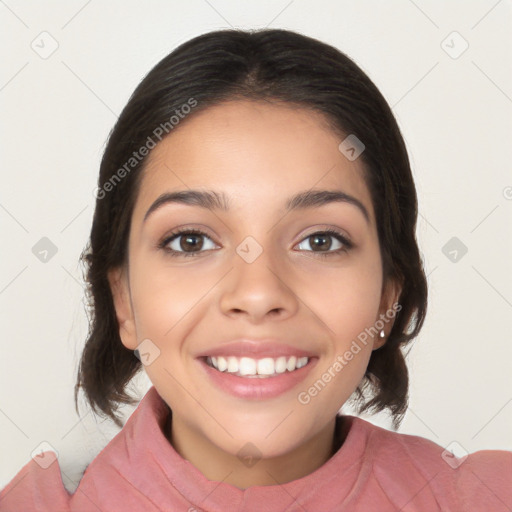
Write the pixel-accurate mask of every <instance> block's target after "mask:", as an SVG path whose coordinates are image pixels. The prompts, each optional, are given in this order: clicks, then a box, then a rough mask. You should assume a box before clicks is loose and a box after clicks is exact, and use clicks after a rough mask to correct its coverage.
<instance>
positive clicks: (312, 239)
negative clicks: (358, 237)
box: [299, 230, 353, 256]
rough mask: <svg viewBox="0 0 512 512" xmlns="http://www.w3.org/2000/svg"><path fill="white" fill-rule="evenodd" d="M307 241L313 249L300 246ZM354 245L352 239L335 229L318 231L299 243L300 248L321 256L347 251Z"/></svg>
mask: <svg viewBox="0 0 512 512" xmlns="http://www.w3.org/2000/svg"><path fill="white" fill-rule="evenodd" d="M306 242H307V245H309V247H310V249H311V250H308V249H307V248H306V247H300V246H301V245H303V244H305V243H306ZM352 247H353V244H352V242H350V240H348V239H347V238H346V237H345V236H343V235H342V234H341V233H338V232H337V231H334V230H326V231H318V232H317V233H313V234H311V235H309V236H307V237H306V238H304V240H303V241H302V242H300V244H299V249H301V250H305V251H307V252H314V253H316V254H318V255H320V256H331V255H334V254H339V253H340V252H347V251H348V250H349V249H351V248H352Z"/></svg>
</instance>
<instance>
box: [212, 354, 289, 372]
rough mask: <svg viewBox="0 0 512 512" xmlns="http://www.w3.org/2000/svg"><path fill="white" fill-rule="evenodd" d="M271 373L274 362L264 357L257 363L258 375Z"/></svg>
mask: <svg viewBox="0 0 512 512" xmlns="http://www.w3.org/2000/svg"><path fill="white" fill-rule="evenodd" d="M219 369H220V368H219ZM294 369H295V368H294ZM273 373H274V360H273V359H272V358H271V357H265V358H264V359H260V360H259V361H258V375H272V374H273Z"/></svg>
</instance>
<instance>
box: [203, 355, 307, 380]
mask: <svg viewBox="0 0 512 512" xmlns="http://www.w3.org/2000/svg"><path fill="white" fill-rule="evenodd" d="M308 361H309V358H308V357H299V358H297V357H296V356H290V357H288V358H287V357H285V356H281V357H277V358H276V359H273V358H271V357H264V358H263V359H258V360H256V359H253V358H252V357H241V358H237V357H233V356H229V357H227V358H226V357H222V356H218V357H208V358H207V363H208V364H209V365H210V366H213V367H214V368H216V369H217V370H219V371H220V372H227V373H234V374H236V375H238V376H241V377H244V376H262V377H263V376H270V375H274V376H275V375H278V374H280V373H284V372H286V371H289V372H293V371H294V370H298V369H299V368H302V367H303V366H305V365H306V364H308Z"/></svg>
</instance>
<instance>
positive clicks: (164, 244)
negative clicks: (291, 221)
mask: <svg viewBox="0 0 512 512" xmlns="http://www.w3.org/2000/svg"><path fill="white" fill-rule="evenodd" d="M183 234H193V235H201V236H205V237H207V238H210V237H209V236H208V234H207V233H205V232H204V231H201V230H200V229H190V228H184V229H179V230H176V231H174V232H173V233H171V235H170V236H168V237H166V238H164V239H163V240H162V241H161V242H160V243H159V244H158V248H159V249H162V250H163V251H165V252H166V253H167V254H169V256H172V257H179V256H184V257H185V258H187V257H190V256H192V257H194V256H199V255H200V254H201V253H203V252H206V251H195V252H182V251H175V250H174V249H169V248H168V247H167V245H168V244H169V243H171V242H172V241H174V240H175V239H176V238H178V237H179V236H181V235H183ZM318 234H322V235H329V236H332V237H333V238H335V239H336V240H338V241H339V242H341V243H342V244H343V245H344V247H341V248H340V249H336V250H335V251H306V252H312V253H314V254H316V255H319V256H320V257H322V258H328V257H330V256H334V255H338V254H341V253H344V252H348V251H350V250H351V249H352V248H353V247H354V244H353V243H352V242H351V241H350V240H348V239H347V238H346V237H345V236H343V235H342V234H341V233H339V232H338V231H335V230H334V229H324V230H321V231H315V232H314V233H311V234H310V235H308V236H306V237H304V238H303V239H302V240H301V242H302V241H304V240H307V239H308V238H311V237H312V236H314V235H318ZM210 240H211V238H210Z"/></svg>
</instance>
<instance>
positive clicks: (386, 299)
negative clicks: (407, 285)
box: [373, 278, 402, 350]
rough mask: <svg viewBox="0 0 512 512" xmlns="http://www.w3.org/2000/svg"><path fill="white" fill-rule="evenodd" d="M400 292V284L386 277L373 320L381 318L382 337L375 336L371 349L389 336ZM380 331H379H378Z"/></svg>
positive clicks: (378, 346) (380, 345) (376, 347)
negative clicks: (377, 313) (377, 314)
mask: <svg viewBox="0 0 512 512" xmlns="http://www.w3.org/2000/svg"><path fill="white" fill-rule="evenodd" d="M401 293H402V285H401V284H400V283H399V282H398V281H397V280H396V279H393V278H388V279H387V281H386V283H385V285H384V286H383V289H382V295H381V301H380V306H379V316H378V317H377V318H376V319H375V321H377V320H379V319H382V320H381V321H382V322H383V323H384V327H383V330H384V337H383V338H381V337H380V336H377V337H376V338H375V341H374V344H373V350H376V349H378V348H380V347H382V346H383V345H384V344H385V343H386V340H387V338H388V336H389V333H390V331H391V329H392V327H393V324H394V320H393V318H394V317H395V315H396V304H397V303H398V299H399V298H400V295H401ZM379 333H380V331H379Z"/></svg>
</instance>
